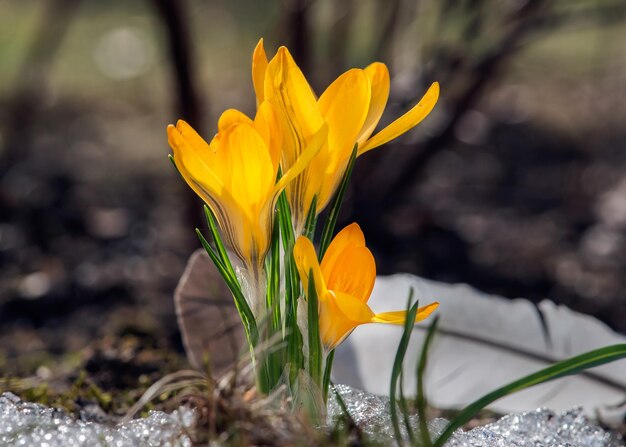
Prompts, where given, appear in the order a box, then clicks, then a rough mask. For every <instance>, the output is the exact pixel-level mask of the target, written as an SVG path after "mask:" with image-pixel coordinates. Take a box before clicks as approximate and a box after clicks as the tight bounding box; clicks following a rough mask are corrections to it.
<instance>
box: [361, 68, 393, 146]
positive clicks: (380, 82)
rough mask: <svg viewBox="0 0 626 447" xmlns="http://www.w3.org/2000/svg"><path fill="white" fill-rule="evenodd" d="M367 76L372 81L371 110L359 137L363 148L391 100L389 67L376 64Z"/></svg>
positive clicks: (367, 72)
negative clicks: (388, 101)
mask: <svg viewBox="0 0 626 447" xmlns="http://www.w3.org/2000/svg"><path fill="white" fill-rule="evenodd" d="M364 71H365V74H366V75H367V78H368V79H369V81H370V86H371V89H372V94H371V100H370V104H369V110H368V111H367V118H366V119H365V123H364V124H363V128H362V129H361V132H360V133H359V136H358V137H357V143H358V144H359V146H362V145H363V143H364V142H365V140H367V139H368V138H369V137H370V135H372V133H373V132H374V129H376V126H377V125H378V122H379V121H380V118H381V117H382V116H383V112H384V111H385V106H386V105H387V100H388V99H389V83H390V81H389V70H387V66H386V65H385V64H383V63H381V62H374V63H373V64H370V65H369V66H368V67H367V68H365V70H364Z"/></svg>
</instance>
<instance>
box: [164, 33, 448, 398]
mask: <svg viewBox="0 0 626 447" xmlns="http://www.w3.org/2000/svg"><path fill="white" fill-rule="evenodd" d="M252 80H253V85H254V91H255V94H256V104H257V110H256V114H255V116H254V118H250V117H248V116H247V115H245V114H244V113H242V112H240V111H238V110H235V109H229V110H226V111H225V112H224V113H223V114H222V115H221V117H220V118H219V121H218V125H217V134H216V135H215V136H214V137H213V139H212V140H211V141H210V143H207V142H206V141H205V140H204V139H203V138H202V137H201V136H199V135H198V133H197V132H196V131H194V130H193V129H192V128H191V127H190V126H189V125H188V124H187V123H185V122H184V121H182V120H181V121H179V122H178V123H177V125H176V126H173V125H170V126H168V128H167V135H168V141H169V144H170V146H171V147H172V149H173V161H174V163H175V165H176V167H177V169H178V171H179V172H180V174H181V175H182V177H183V178H184V180H185V181H186V182H187V184H188V185H189V186H190V187H191V188H192V189H193V190H194V191H195V193H196V194H198V196H200V197H201V198H202V200H203V201H204V202H205V203H206V205H207V206H208V208H209V210H210V212H209V214H210V215H211V216H212V218H214V219H215V222H216V223H217V226H218V227H219V232H217V231H216V232H214V234H213V236H214V238H215V244H216V246H217V247H218V248H219V247H225V249H224V251H225V253H226V252H227V253H229V254H230V255H226V254H224V255H221V256H220V255H219V254H216V252H215V251H213V250H212V249H211V248H210V246H209V245H208V244H205V248H207V250H208V251H210V254H212V258H213V259H214V262H215V263H216V265H217V266H218V268H219V270H220V272H222V274H223V276H224V278H225V279H226V281H227V283H228V284H229V287H231V290H232V291H233V295H234V296H235V297H237V296H243V297H244V298H245V299H244V300H240V301H237V300H236V303H237V305H238V309H239V311H240V313H242V319H244V323H245V324H246V328H247V331H248V336H249V338H248V340H249V342H250V343H251V344H252V345H254V344H256V343H258V341H259V334H258V326H259V325H260V324H263V325H264V326H265V327H266V328H267V329H266V331H265V332H266V336H265V338H266V339H269V338H270V336H271V335H276V334H279V336H280V337H279V338H281V339H282V340H283V341H284V342H285V343H283V345H286V346H285V347H284V348H281V349H277V350H275V352H273V354H271V355H268V356H267V358H266V359H265V361H264V362H259V364H260V366H259V368H258V369H259V377H260V381H261V382H264V386H263V387H262V388H263V389H266V390H269V389H271V388H272V387H273V386H275V385H276V384H277V383H278V382H279V381H280V380H281V377H282V375H283V370H284V368H285V367H287V368H289V369H290V370H291V371H296V372H295V373H293V374H292V377H298V372H297V371H299V370H306V371H307V372H308V373H309V375H310V377H312V378H313V382H314V383H316V385H318V386H320V387H323V386H327V377H329V376H330V367H331V364H329V363H330V362H328V361H327V364H326V365H325V369H324V371H323V372H324V374H323V376H324V378H325V381H324V383H323V384H322V383H320V382H321V377H322V374H320V371H321V370H322V362H323V360H324V359H328V357H329V354H330V353H331V352H332V350H333V349H334V348H335V347H336V346H337V345H338V344H339V343H341V342H342V341H343V340H344V339H345V338H346V337H347V336H348V335H349V334H350V332H351V331H352V330H353V329H354V328H355V327H356V326H358V325H361V324H365V323H391V324H404V323H405V319H406V312H405V311H394V312H384V313H378V314H376V313H374V312H373V311H372V310H371V309H370V307H369V306H368V305H367V301H368V299H369V296H370V294H371V292H372V289H373V286H374V282H375V279H376V264H375V261H374V258H373V256H372V254H371V252H370V251H369V250H368V248H367V247H366V245H365V239H364V236H363V233H362V231H361V229H360V228H359V226H358V225H357V224H352V225H349V226H348V227H346V228H344V229H343V230H342V231H340V232H339V233H338V234H337V235H336V237H335V238H334V240H332V242H331V243H330V244H328V241H326V242H325V241H324V240H322V242H321V244H320V246H319V249H318V251H316V249H315V246H314V245H313V242H312V240H311V239H312V238H313V235H314V234H315V232H314V228H315V224H316V222H317V220H318V215H319V214H320V212H321V211H322V210H323V209H324V208H326V207H327V206H329V204H331V202H332V206H333V207H334V209H335V210H336V209H338V206H339V205H340V203H341V196H342V193H343V191H342V190H341V188H340V186H341V185H342V184H344V183H345V182H346V181H347V180H348V177H349V174H350V172H351V166H352V164H353V162H354V159H355V158H356V157H359V156H361V155H362V154H364V153H366V152H368V151H369V150H371V149H375V148H377V147H379V146H381V145H383V144H385V143H387V142H388V141H390V140H392V139H394V138H396V137H398V136H399V135H401V134H403V133H404V132H406V131H407V130H409V129H411V128H413V127H415V126H416V125H417V124H418V123H419V122H420V121H422V120H423V119H424V118H425V117H426V116H427V115H428V114H429V113H430V111H431V110H432V109H433V107H434V106H435V103H436V102H437V99H438V96H439V86H438V84H437V83H434V84H433V85H432V86H431V87H430V88H429V89H428V91H427V92H426V94H425V95H424V97H423V98H422V99H421V101H419V102H418V104H416V105H415V106H414V107H413V108H411V109H410V110H409V111H408V112H406V113H405V114H404V115H402V116H401V117H399V118H398V119H396V120H395V121H393V122H392V123H391V124H389V125H388V126H387V127H385V128H384V129H382V130H380V131H378V132H377V133H374V130H375V129H376V127H377V125H378V122H379V121H380V119H381V117H382V115H383V112H384V110H385V106H386V104H387V100H388V97H389V87H390V80H389V72H388V70H387V67H386V66H385V65H384V64H382V63H379V62H376V63H373V64H371V65H369V66H368V67H366V68H364V69H356V68H355V69H351V70H348V71H347V72H345V73H344V74H342V75H341V76H339V77H338V78H337V79H336V80H335V81H334V82H332V83H331V84H330V85H329V86H328V88H326V90H325V91H324V92H323V93H322V94H321V96H319V98H318V97H317V96H316V95H315V93H314V91H313V89H312V88H311V86H310V85H309V83H308V81H307V80H306V78H305V76H304V74H303V73H302V71H301V70H300V69H299V68H298V66H297V65H296V63H295V61H294V59H293V58H292V56H291V54H290V53H289V51H288V50H287V48H285V47H281V48H279V49H278V51H277V52H276V54H275V55H274V57H272V58H271V59H270V60H268V58H267V56H266V53H265V49H264V47H263V40H262V39H261V41H259V43H258V45H257V47H256V48H255V50H254V54H253V58H252ZM331 214H332V213H331ZM211 216H210V218H211ZM276 216H278V218H277V217H276ZM333 227H334V221H332V220H330V221H327V222H326V226H325V227H324V230H325V231H324V233H325V234H332V230H333ZM205 242H206V241H205ZM211 251H213V253H211ZM217 251H219V250H217ZM231 261H232V262H234V263H236V264H238V265H239V266H240V267H239V268H237V269H236V271H235V269H233V268H232V265H231ZM303 302H304V303H308V304H309V305H308V306H307V305H304V306H303V305H302V303H303ZM246 306H247V308H246ZM436 307H437V303H433V304H429V305H427V306H424V307H421V308H420V309H419V311H418V313H417V317H416V319H415V322H418V321H420V320H422V319H424V318H426V317H427V316H428V315H430V314H431V313H432V312H433V310H434V309H435V308H436ZM303 314H305V315H303ZM250 315H252V318H251V317H250ZM250 320H254V321H252V322H251V321H250ZM303 321H304V322H305V323H302V322H303ZM298 333H299V334H298ZM253 347H254V346H251V348H253ZM316 347H317V348H316ZM330 358H331V359H332V356H330ZM324 395H325V391H324Z"/></svg>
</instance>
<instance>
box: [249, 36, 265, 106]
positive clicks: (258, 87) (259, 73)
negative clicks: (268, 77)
mask: <svg viewBox="0 0 626 447" xmlns="http://www.w3.org/2000/svg"><path fill="white" fill-rule="evenodd" d="M266 70H267V55H266V54H265V48H263V38H261V39H259V42H258V43H257V44H256V47H255V48H254V53H253V54H252V84H253V86H254V93H255V94H256V103H257V106H258V105H259V104H261V103H262V102H263V101H264V99H265V93H264V92H263V89H264V87H263V85H264V84H265V71H266Z"/></svg>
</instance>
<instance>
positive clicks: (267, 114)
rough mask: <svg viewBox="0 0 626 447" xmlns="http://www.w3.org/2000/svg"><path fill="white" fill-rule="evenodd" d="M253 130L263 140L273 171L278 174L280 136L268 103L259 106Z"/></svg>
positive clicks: (271, 108)
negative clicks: (267, 149)
mask: <svg viewBox="0 0 626 447" xmlns="http://www.w3.org/2000/svg"><path fill="white" fill-rule="evenodd" d="M254 128H255V129H256V130H257V132H259V135H261V137H263V140H265V144H266V145H267V147H268V148H269V151H270V157H271V159H272V164H273V165H274V171H275V172H278V165H279V163H280V152H281V148H282V134H281V131H280V125H279V124H278V119H277V118H276V114H275V112H274V109H273V107H272V105H271V104H270V103H269V102H267V101H264V102H262V103H261V104H260V105H259V107H258V109H257V112H256V116H255V117H254Z"/></svg>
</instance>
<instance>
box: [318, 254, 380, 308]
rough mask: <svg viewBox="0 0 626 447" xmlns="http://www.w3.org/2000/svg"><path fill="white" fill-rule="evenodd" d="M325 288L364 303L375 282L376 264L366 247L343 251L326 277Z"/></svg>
mask: <svg viewBox="0 0 626 447" xmlns="http://www.w3.org/2000/svg"><path fill="white" fill-rule="evenodd" d="M324 278H325V279H326V286H327V287H328V288H329V289H330V290H332V291H334V292H343V293H346V294H349V295H351V296H353V297H354V298H356V299H358V300H360V301H362V302H363V303H366V302H367V300H368V299H369V297H370V295H371V293H372V289H373V288H374V282H375V281H376V262H375V261H374V256H372V253H371V252H370V251H369V250H368V248H367V247H354V248H350V249H348V250H345V251H344V252H342V253H341V255H340V256H338V257H337V264H336V266H335V268H334V269H332V271H331V272H330V274H329V275H328V276H326V275H324Z"/></svg>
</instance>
